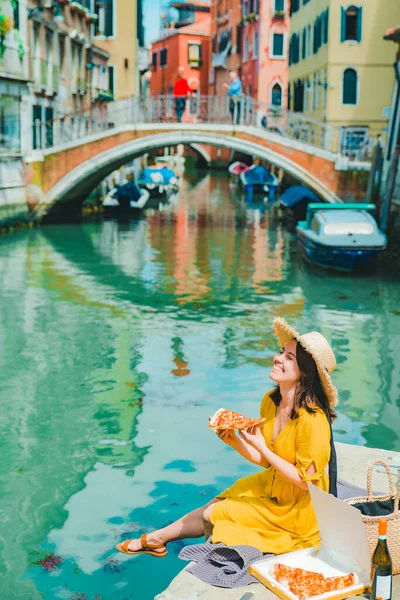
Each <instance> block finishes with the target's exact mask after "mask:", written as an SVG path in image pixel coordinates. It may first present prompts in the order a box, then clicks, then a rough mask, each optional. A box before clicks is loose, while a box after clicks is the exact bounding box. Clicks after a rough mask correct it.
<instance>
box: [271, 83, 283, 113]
mask: <svg viewBox="0 0 400 600" xmlns="http://www.w3.org/2000/svg"><path fill="white" fill-rule="evenodd" d="M271 104H272V106H279V107H281V106H282V88H281V86H280V85H279V83H278V82H277V83H275V84H274V85H273V86H272V90H271Z"/></svg>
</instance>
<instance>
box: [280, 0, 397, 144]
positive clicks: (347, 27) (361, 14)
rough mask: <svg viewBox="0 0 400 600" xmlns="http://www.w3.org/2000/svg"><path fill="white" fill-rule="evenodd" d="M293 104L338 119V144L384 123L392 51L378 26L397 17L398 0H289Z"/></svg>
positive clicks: (359, 137)
mask: <svg viewBox="0 0 400 600" xmlns="http://www.w3.org/2000/svg"><path fill="white" fill-rule="evenodd" d="M290 10H291V37H290V48H289V92H290V104H289V107H290V109H291V110H294V111H299V112H303V113H304V114H305V115H306V116H307V117H309V118H312V119H317V120H320V121H326V122H327V123H328V124H330V125H338V126H340V127H341V128H342V129H341V134H340V137H341V144H342V148H345V147H349V146H353V148H354V146H357V145H358V144H360V143H362V141H363V140H365V139H366V137H367V136H368V135H376V134H379V133H381V134H384V133H385V131H386V128H387V124H388V119H389V113H390V109H389V107H390V104H391V95H392V86H393V66H392V65H393V52H392V51H391V48H390V45H389V44H387V43H386V42H385V41H384V40H383V39H382V35H381V32H382V31H385V30H386V29H388V28H389V27H390V26H392V25H393V23H397V22H399V21H400V0H356V3H355V4H351V3H350V2H346V0H292V1H291V7H290Z"/></svg>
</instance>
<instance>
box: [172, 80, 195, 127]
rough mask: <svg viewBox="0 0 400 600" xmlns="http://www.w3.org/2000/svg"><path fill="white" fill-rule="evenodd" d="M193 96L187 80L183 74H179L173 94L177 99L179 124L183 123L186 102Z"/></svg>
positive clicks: (176, 106)
mask: <svg viewBox="0 0 400 600" xmlns="http://www.w3.org/2000/svg"><path fill="white" fill-rule="evenodd" d="M191 94H192V90H191V89H190V87H189V84H188V82H187V79H185V77H184V76H183V75H182V74H181V73H178V75H177V79H176V82H175V86H174V91H173V94H172V95H173V97H174V99H175V113H176V119H177V121H178V123H181V122H182V116H183V113H184V112H185V109H186V100H187V97H188V96H190V95H191Z"/></svg>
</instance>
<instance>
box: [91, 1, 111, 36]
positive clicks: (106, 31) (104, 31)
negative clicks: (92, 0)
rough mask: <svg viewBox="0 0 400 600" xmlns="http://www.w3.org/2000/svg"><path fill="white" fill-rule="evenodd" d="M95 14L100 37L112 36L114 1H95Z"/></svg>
mask: <svg viewBox="0 0 400 600" xmlns="http://www.w3.org/2000/svg"><path fill="white" fill-rule="evenodd" d="M95 12H96V14H97V16H98V30H99V33H100V35H104V36H106V37H111V36H113V35H114V0H96V4H95Z"/></svg>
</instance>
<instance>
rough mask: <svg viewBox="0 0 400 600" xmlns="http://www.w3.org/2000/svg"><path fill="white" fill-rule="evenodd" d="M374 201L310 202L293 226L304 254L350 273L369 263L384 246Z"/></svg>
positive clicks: (306, 256) (323, 265)
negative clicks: (300, 219) (301, 216)
mask: <svg viewBox="0 0 400 600" xmlns="http://www.w3.org/2000/svg"><path fill="white" fill-rule="evenodd" d="M375 209H376V207H375V205H374V204H357V203H351V204H344V203H343V204H342V203H340V204H339V203H335V204H323V203H311V204H309V205H308V207H307V216H306V220H305V221H300V222H299V223H298V225H297V227H296V233H297V241H298V246H299V248H300V250H301V252H302V254H303V255H304V257H305V258H306V259H307V260H308V261H309V262H311V263H313V264H315V265H318V266H320V267H325V268H330V269H336V270H339V271H347V272H352V271H356V270H358V269H360V268H362V267H365V266H368V265H371V264H372V263H373V261H374V259H375V258H376V257H377V256H378V254H379V253H380V252H381V251H382V250H384V249H385V247H386V244H387V238H386V235H385V234H384V233H383V232H382V231H381V230H380V229H379V227H378V225H377V223H376V220H375V218H374V214H375Z"/></svg>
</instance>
